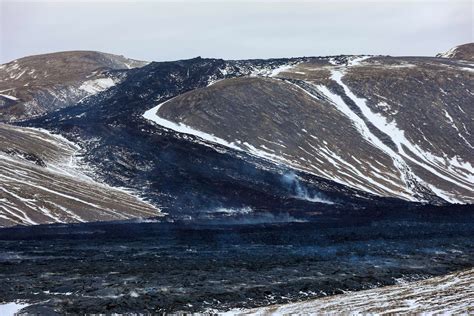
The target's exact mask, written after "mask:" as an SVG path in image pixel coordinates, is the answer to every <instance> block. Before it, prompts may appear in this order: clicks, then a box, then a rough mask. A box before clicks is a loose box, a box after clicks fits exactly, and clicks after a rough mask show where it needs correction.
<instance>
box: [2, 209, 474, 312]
mask: <svg viewBox="0 0 474 316" xmlns="http://www.w3.org/2000/svg"><path fill="white" fill-rule="evenodd" d="M242 213H244V212H241V213H240V214H239V212H237V210H235V211H234V213H231V212H230V211H229V213H228V214H227V218H228V220H227V222H224V221H221V222H219V223H215V222H211V221H206V222H197V221H185V220H182V221H179V222H178V221H177V222H174V223H167V222H159V221H156V220H155V221H140V222H139V221H134V222H115V223H111V222H101V223H79V224H68V225H65V224H60V225H58V224H52V225H33V226H26V227H25V226H24V227H20V226H17V227H11V228H3V229H0V249H2V251H1V252H0V283H1V284H2V286H1V287H0V303H1V302H5V303H10V302H15V301H17V303H22V304H27V305H30V306H28V307H27V308H25V309H23V311H24V312H28V313H30V314H37V313H41V314H46V315H56V314H60V315H62V314H112V313H118V314H123V313H135V314H137V313H143V314H149V313H152V314H153V313H178V312H188V313H190V312H201V313H204V312H207V313H216V312H218V311H221V312H223V311H229V310H230V311H235V309H236V308H241V309H251V308H257V307H260V308H262V307H265V306H268V305H270V306H272V305H274V304H287V303H290V302H302V301H303V302H304V301H305V300H309V299H316V298H323V297H327V296H330V295H337V294H343V293H344V292H347V291H361V290H367V289H373V288H375V287H381V286H389V285H396V284H400V282H401V281H402V280H403V281H416V280H421V279H425V278H429V277H433V276H440V275H444V274H448V273H451V272H454V271H457V270H459V271H461V270H466V269H470V268H472V262H473V260H474V248H473V247H472V240H471V239H472V238H471V237H472V236H473V233H474V225H473V223H474V212H472V211H469V208H468V207H466V206H463V207H459V206H451V207H449V208H446V207H444V208H441V207H433V206H431V207H426V208H424V209H419V210H407V211H403V209H401V210H390V211H385V212H377V211H373V210H367V211H365V212H355V211H350V210H346V212H340V213H338V214H335V213H333V214H327V215H324V214H320V216H319V217H317V218H315V219H314V220H312V221H311V220H307V221H304V222H303V221H301V220H300V221H297V220H296V219H295V218H291V217H286V218H284V217H280V218H278V216H277V214H274V216H273V218H272V217H271V216H270V214H268V215H267V217H266V218H265V220H266V221H261V222H260V223H257V224H256V223H255V222H253V223H252V222H251V221H250V220H249V221H247V222H245V219H248V218H249V217H248V214H242ZM239 217H240V218H241V221H240V222H238V221H232V219H238V218H239ZM272 219H273V220H272ZM442 280H445V283H444V286H445V290H444V291H443V292H439V294H440V295H444V294H446V295H447V297H446V299H442V298H437V297H436V296H435V295H436V294H435V293H436V292H433V291H431V292H430V291H428V290H429V289H426V290H424V289H423V288H420V289H418V290H419V292H418V293H419V295H418V296H417V297H416V298H415V297H410V295H409V293H405V292H404V291H403V290H404V289H407V288H409V287H408V286H406V287H403V288H401V290H402V291H400V288H399V287H395V288H394V294H393V296H390V295H389V291H381V292H376V293H380V294H384V296H380V297H379V298H380V300H377V298H376V297H373V296H370V297H369V298H370V299H371V301H369V300H368V302H373V303H374V305H373V307H380V304H383V302H385V301H384V300H382V298H383V297H385V298H387V299H390V298H396V297H399V298H400V299H402V298H403V297H406V298H407V299H408V298H410V299H413V300H414V301H413V308H416V307H417V305H415V303H416V302H419V303H422V302H423V301H424V302H428V301H431V302H433V303H434V302H439V303H443V302H444V303H446V305H444V306H445V307H446V308H447V307H449V308H450V310H453V311H455V310H462V309H466V308H467V307H468V306H469V302H472V288H471V287H470V285H469V280H470V278H464V277H463V279H462V280H461V281H460V282H457V281H458V280H457V279H455V278H451V279H450V278H445V279H442ZM471 281H472V280H471ZM422 284H423V283H422ZM436 287H437V288H438V289H441V288H442V285H441V284H439V285H437V286H436ZM397 289H398V290H397ZM411 289H412V290H413V291H416V290H417V289H416V288H414V287H412V288H411ZM451 290H452V291H451ZM459 290H463V291H462V292H461V291H459ZM369 293H374V292H369ZM354 295H356V294H355V293H354V294H353V296H352V297H353V298H354V299H351V298H350V297H348V298H347V299H346V300H345V301H344V300H343V301H344V302H357V299H356V297H355V296H354ZM361 296H365V295H364V292H361V295H360V296H359V297H361ZM366 297H367V296H366ZM449 297H451V298H455V299H454V300H453V301H451V303H449V304H448V302H449ZM470 298H471V300H470V301H469V299H470ZM387 303H389V302H387ZM444 303H443V304H444ZM302 304H304V303H302ZM393 304H394V305H393V306H394V307H395V306H397V303H396V302H393ZM313 305H314V304H313ZM471 305H472V304H471ZM332 306H333V305H332ZM353 306H356V305H353ZM403 306H405V305H400V306H399V307H403ZM456 306H457V307H456ZM272 307H273V306H272ZM339 307H341V306H339ZM435 307H436V306H433V307H432V308H435ZM455 307H456V309H455ZM420 309H421V308H420ZM306 310H307V309H306ZM444 310H445V311H448V309H444Z"/></svg>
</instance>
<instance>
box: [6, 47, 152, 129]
mask: <svg viewBox="0 0 474 316" xmlns="http://www.w3.org/2000/svg"><path fill="white" fill-rule="evenodd" d="M146 64H147V62H143V61H138V60H133V59H128V58H125V57H123V56H117V55H112V54H106V53H100V52H94V51H70V52H59V53H52V54H44V55H35V56H29V57H24V58H20V59H17V60H14V61H12V62H9V63H6V64H3V65H0V121H4V122H9V121H19V120H23V119H26V118H31V117H34V116H39V115H43V114H45V113H47V112H50V111H54V110H57V109H59V108H63V107H66V106H70V105H74V104H76V103H77V102H79V101H80V100H81V99H83V98H85V97H87V96H90V95H93V94H95V93H97V92H100V91H103V90H105V89H107V88H109V87H111V86H113V85H114V84H116V83H117V82H119V81H120V80H122V79H123V74H124V73H123V72H122V71H120V70H124V69H130V68H136V67H142V66H144V65H146Z"/></svg>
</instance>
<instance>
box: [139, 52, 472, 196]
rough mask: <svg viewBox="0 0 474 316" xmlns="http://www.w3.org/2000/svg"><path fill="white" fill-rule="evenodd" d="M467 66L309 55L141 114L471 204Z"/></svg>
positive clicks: (363, 180) (284, 158) (335, 171)
mask: <svg viewBox="0 0 474 316" xmlns="http://www.w3.org/2000/svg"><path fill="white" fill-rule="evenodd" d="M473 71H474V65H468V64H465V63H457V62H446V63H444V62H439V61H437V60H436V59H429V58H426V59H423V58H411V59H410V58H384V57H373V58H369V57H368V56H365V57H364V56H355V57H339V58H331V59H329V62H326V63H324V62H321V60H320V59H315V60H312V61H309V62H300V63H291V64H287V65H282V66H279V67H277V68H275V71H274V72H272V71H268V72H260V73H259V72H254V73H252V77H253V78H240V79H225V80H221V81H219V82H216V83H214V84H212V85H211V86H208V87H206V88H203V89H198V90H195V91H191V92H188V93H185V94H183V95H179V96H177V97H175V98H173V99H171V100H168V101H166V102H165V103H162V104H159V105H157V106H155V107H154V108H151V109H150V110H148V111H147V112H146V113H145V115H144V117H145V118H146V119H149V120H151V121H153V122H155V123H157V124H159V125H161V126H163V127H166V128H169V129H172V130H174V131H176V132H179V133H185V134H191V135H195V136H198V137H200V138H202V139H205V140H207V141H210V142H214V143H218V144H221V145H225V146H228V147H231V148H233V149H239V150H244V151H247V152H249V153H252V154H254V155H256V156H260V157H263V158H267V159H269V160H272V161H275V162H278V163H282V164H286V165H289V166H291V167H293V168H297V169H301V170H304V171H307V172H310V173H313V174H315V175H317V176H321V177H324V178H327V179H331V180H334V181H336V182H339V183H341V184H344V185H348V186H351V187H354V188H358V189H362V190H364V191H367V192H371V193H375V194H378V195H383V196H392V197H399V198H403V199H406V200H413V201H430V202H436V201H438V202H439V201H446V202H452V203H472V202H473V201H474V190H473V183H474V168H473V167H472V165H474V161H473V160H472V158H473V157H474V151H473V149H474V147H473V144H472V141H470V139H471V138H472V136H471V134H470V133H471V132H472V130H473V122H472V119H471V118H472V117H473V115H474V113H472V106H470V105H472V104H473V102H474V99H473V97H472V95H473V94H472V93H473V87H472V84H471V82H472V81H470V80H469V78H470V77H471V76H472V72H473ZM254 77H257V78H254ZM267 77H270V78H267ZM405 78H407V79H405Z"/></svg>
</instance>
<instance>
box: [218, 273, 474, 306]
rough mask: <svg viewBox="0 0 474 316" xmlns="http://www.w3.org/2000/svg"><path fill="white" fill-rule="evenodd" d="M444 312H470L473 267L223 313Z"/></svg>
mask: <svg viewBox="0 0 474 316" xmlns="http://www.w3.org/2000/svg"><path fill="white" fill-rule="evenodd" d="M392 313H396V314H420V313H422V314H429V315H433V314H444V315H453V314H457V315H471V314H472V313H474V269H470V270H465V271H460V272H455V273H450V274H448V275H445V276H441V277H435V278H429V279H426V280H422V281H415V282H403V281H400V284H397V285H393V286H387V287H382V288H376V289H371V290H365V291H359V292H348V293H345V294H340V295H334V296H330V297H325V298H320V299H315V300H309V301H303V302H298V303H291V304H284V305H274V306H269V307H264V308H256V309H250V310H232V311H230V312H227V313H225V314H232V315H233V314H239V315H294V314H325V315H327V314H330V315H338V314H351V315H352V314H371V315H373V314H376V315H382V314H392Z"/></svg>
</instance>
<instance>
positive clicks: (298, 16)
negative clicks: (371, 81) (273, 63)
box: [0, 0, 474, 63]
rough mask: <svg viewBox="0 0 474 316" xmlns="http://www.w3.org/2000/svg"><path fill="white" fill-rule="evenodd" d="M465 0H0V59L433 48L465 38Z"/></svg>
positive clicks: (425, 51)
mask: <svg viewBox="0 0 474 316" xmlns="http://www.w3.org/2000/svg"><path fill="white" fill-rule="evenodd" d="M473 3H474V0H467V1H465V0H463V1H460V0H446V1H441V0H436V1H433V0H431V1H430V0H391V1H387V0H385V1H384V0H379V1H375V0H372V1H356V0H345V1H340V0H327V1H323V0H315V1H302V0H293V1H281V0H260V1H251V0H234V1H230V0H221V1H212V0H211V1H200V0H194V1H193V0H175V1H151V0H142V1H124V0H122V1H117V0H115V1H112V0H95V1H80V0H69V1H66V0H64V1H56V0H50V1H41V0H31V1H21V0H0V63H5V62H8V61H11V60H14V59H16V58H20V57H24V56H29V55H35V54H41V53H48V52H55V51H65V50H97V51H102V52H108V53H113V54H118V55H124V56H126V57H130V58H135V59H140V60H148V61H151V60H154V61H164V60H177V59H187V58H193V57H196V56H202V57H215V58H224V59H246V58H270V57H296V56H327V55H338V54H381V55H393V56H434V55H435V54H436V53H438V52H442V51H446V50H448V49H449V48H451V47H453V46H456V45H459V44H463V43H467V42H473V41H474V40H473V32H474V30H473V29H474V25H473V23H474V22H473V19H474V8H473Z"/></svg>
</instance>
